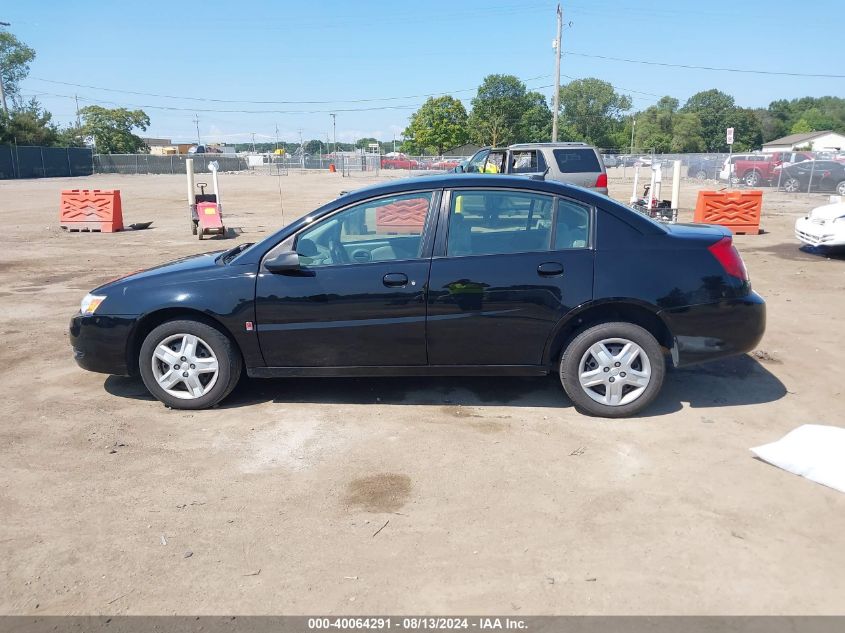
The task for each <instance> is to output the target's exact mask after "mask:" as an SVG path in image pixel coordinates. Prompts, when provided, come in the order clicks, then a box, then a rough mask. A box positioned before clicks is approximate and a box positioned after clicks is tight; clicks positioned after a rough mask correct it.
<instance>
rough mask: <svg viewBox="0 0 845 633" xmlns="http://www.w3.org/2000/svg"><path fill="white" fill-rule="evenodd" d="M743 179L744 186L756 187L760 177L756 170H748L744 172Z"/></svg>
mask: <svg viewBox="0 0 845 633" xmlns="http://www.w3.org/2000/svg"><path fill="white" fill-rule="evenodd" d="M743 180H744V181H745V185H746V186H748V187H756V186H757V185H759V184H760V181H761V178H760V174H759V173H758V172H756V171H750V172H748V173H747V174H745V177H744V178H743Z"/></svg>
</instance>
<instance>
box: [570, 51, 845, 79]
mask: <svg viewBox="0 0 845 633" xmlns="http://www.w3.org/2000/svg"><path fill="white" fill-rule="evenodd" d="M565 55H576V56H578V57H590V58H593V59H604V60H608V61H614V62H626V63H629V64H645V65H647V66H668V67H670V68H685V69H687V70H714V71H718V72H726V73H749V74H753V75H783V76H786V77H824V78H827V79H845V75H829V74H822V73H790V72H784V71H780V70H752V69H750V68H722V67H719V66H696V65H694V64H671V63H669V62H654V61H647V60H644V59H626V58H624V57H609V56H606V55H590V54H587V53H576V52H573V51H568V52H567V53H565Z"/></svg>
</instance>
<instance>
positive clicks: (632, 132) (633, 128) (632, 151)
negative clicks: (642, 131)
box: [631, 119, 637, 154]
mask: <svg viewBox="0 0 845 633" xmlns="http://www.w3.org/2000/svg"><path fill="white" fill-rule="evenodd" d="M636 129H637V120H636V119H632V120H631V154H633V153H634V131H635V130H636Z"/></svg>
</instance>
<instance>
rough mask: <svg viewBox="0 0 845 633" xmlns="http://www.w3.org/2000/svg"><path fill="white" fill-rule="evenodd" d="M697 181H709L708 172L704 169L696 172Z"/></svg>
mask: <svg viewBox="0 0 845 633" xmlns="http://www.w3.org/2000/svg"><path fill="white" fill-rule="evenodd" d="M695 179H696V180H707V172H706V171H704V170H703V169H699V170H698V171H697V172H695Z"/></svg>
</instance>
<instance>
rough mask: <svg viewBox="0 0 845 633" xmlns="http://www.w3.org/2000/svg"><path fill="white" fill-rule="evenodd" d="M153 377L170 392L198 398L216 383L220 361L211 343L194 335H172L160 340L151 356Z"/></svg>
mask: <svg viewBox="0 0 845 633" xmlns="http://www.w3.org/2000/svg"><path fill="white" fill-rule="evenodd" d="M152 370H153V377H154V378H155V380H156V382H158V385H159V386H160V387H161V388H162V389H164V391H166V392H167V393H168V394H170V395H171V396H173V397H175V398H180V399H183V400H193V399H195V398H199V397H201V396H203V395H205V394H206V393H208V392H209V390H211V388H212V387H214V384H215V383H216V382H217V376H218V373H219V363H218V361H217V356H216V355H215V354H214V351H213V350H212V349H211V346H210V345H209V344H208V343H206V342H205V341H204V340H202V339H201V338H200V337H198V336H195V335H193V334H185V333H181V334H173V335H171V336H168V337H167V338H165V339H164V340H163V341H161V342H160V343H159V344H158V345H157V346H156V348H155V351H154V352H153V357H152Z"/></svg>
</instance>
